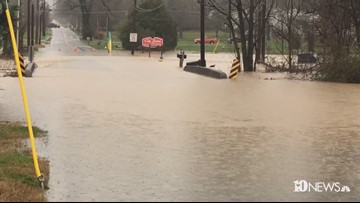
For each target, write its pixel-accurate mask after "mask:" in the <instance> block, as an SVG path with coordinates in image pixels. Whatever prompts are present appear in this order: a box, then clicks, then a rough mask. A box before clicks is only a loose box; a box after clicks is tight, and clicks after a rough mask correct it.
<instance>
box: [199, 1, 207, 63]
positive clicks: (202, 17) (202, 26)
mask: <svg viewBox="0 0 360 203" xmlns="http://www.w3.org/2000/svg"><path fill="white" fill-rule="evenodd" d="M200 21H201V22H200V29H201V34H200V38H201V39H200V40H201V43H200V44H201V45H200V52H201V56H200V66H203V67H206V61H205V1H204V0H201V2H200Z"/></svg>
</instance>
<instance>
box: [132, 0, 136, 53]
mask: <svg viewBox="0 0 360 203" xmlns="http://www.w3.org/2000/svg"><path fill="white" fill-rule="evenodd" d="M136 5H137V2H136V0H134V7H133V22H132V32H133V33H136ZM135 45H136V42H133V43H132V49H131V55H134V53H135Z"/></svg>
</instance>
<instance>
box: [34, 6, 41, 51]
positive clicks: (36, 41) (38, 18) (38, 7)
mask: <svg viewBox="0 0 360 203" xmlns="http://www.w3.org/2000/svg"><path fill="white" fill-rule="evenodd" d="M35 10H36V15H35V16H36V20H35V43H36V44H41V41H40V40H39V30H40V25H39V24H40V0H36V9H35Z"/></svg>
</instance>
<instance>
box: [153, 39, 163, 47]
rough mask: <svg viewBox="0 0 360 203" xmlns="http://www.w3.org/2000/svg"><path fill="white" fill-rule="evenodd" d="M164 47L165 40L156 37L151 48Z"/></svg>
mask: <svg viewBox="0 0 360 203" xmlns="http://www.w3.org/2000/svg"><path fill="white" fill-rule="evenodd" d="M163 45H164V40H163V38H160V37H154V39H153V41H152V43H151V47H161V46H163Z"/></svg>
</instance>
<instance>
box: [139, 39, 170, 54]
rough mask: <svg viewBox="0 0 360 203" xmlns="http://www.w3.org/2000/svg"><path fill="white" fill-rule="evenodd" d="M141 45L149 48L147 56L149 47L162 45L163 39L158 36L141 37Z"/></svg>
mask: <svg viewBox="0 0 360 203" xmlns="http://www.w3.org/2000/svg"><path fill="white" fill-rule="evenodd" d="M141 42H142V46H143V47H147V48H150V49H149V57H150V54H151V48H157V47H162V46H163V45H164V39H163V38H160V37H154V38H152V37H145V38H143V39H142V41H141Z"/></svg>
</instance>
